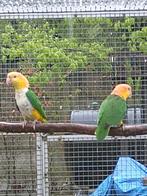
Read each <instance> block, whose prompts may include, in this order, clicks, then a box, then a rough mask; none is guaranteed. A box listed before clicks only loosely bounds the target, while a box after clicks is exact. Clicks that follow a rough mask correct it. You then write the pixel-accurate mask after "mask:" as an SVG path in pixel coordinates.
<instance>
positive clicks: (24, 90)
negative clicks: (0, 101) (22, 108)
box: [15, 88, 29, 94]
mask: <svg viewBox="0 0 147 196" xmlns="http://www.w3.org/2000/svg"><path fill="white" fill-rule="evenodd" d="M28 90H29V89H28V88H21V89H15V93H17V94H22V93H24V94H25V93H26V92H27V91H28Z"/></svg>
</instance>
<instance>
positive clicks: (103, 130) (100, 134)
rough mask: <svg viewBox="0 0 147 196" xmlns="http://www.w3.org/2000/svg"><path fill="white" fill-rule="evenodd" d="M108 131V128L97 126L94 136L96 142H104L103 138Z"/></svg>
mask: <svg viewBox="0 0 147 196" xmlns="http://www.w3.org/2000/svg"><path fill="white" fill-rule="evenodd" d="M109 130H110V127H109V126H106V125H101V124H98V126H97V128H96V131H95V135H96V138H97V140H104V139H105V137H106V136H107V135H108V133H109Z"/></svg>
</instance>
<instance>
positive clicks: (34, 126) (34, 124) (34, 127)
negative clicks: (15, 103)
mask: <svg viewBox="0 0 147 196" xmlns="http://www.w3.org/2000/svg"><path fill="white" fill-rule="evenodd" d="M36 122H37V121H36V120H34V121H33V129H34V130H35V129H36Z"/></svg>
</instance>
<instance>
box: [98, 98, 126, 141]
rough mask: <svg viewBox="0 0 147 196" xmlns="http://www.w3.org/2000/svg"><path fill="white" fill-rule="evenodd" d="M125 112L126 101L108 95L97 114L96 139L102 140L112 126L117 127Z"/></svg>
mask: <svg viewBox="0 0 147 196" xmlns="http://www.w3.org/2000/svg"><path fill="white" fill-rule="evenodd" d="M126 110H127V105H126V101H125V100H123V99H122V98H121V97H119V96H115V95H109V96H108V97H107V98H106V99H105V100H104V101H103V102H102V104H101V106H100V109H99V114H98V124H97V129H96V137H97V139H98V140H103V139H104V138H105V137H106V136H107V135H108V132H109V129H110V127H111V126H113V125H119V124H120V123H121V121H122V120H123V118H124V116H125V113H126Z"/></svg>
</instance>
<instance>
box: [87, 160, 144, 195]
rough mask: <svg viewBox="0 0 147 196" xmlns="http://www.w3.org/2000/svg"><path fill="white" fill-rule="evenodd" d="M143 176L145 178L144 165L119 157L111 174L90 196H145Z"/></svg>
mask: <svg viewBox="0 0 147 196" xmlns="http://www.w3.org/2000/svg"><path fill="white" fill-rule="evenodd" d="M145 176H146V177H147V168H146V167H145V166H144V165H142V164H141V163H139V162H137V161H135V160H134V159H131V158H130V157H120V158H119V160H118V162H117V165H116V167H115V169H114V172H113V174H111V175H110V176H108V177H107V178H106V179H105V180H104V181H103V182H102V183H101V184H100V185H99V186H98V187H97V189H96V190H95V191H94V192H93V193H92V194H90V196H110V195H111V196H112V195H123V196H147V187H146V186H143V178H144V177H145ZM112 191H113V194H112Z"/></svg>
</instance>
